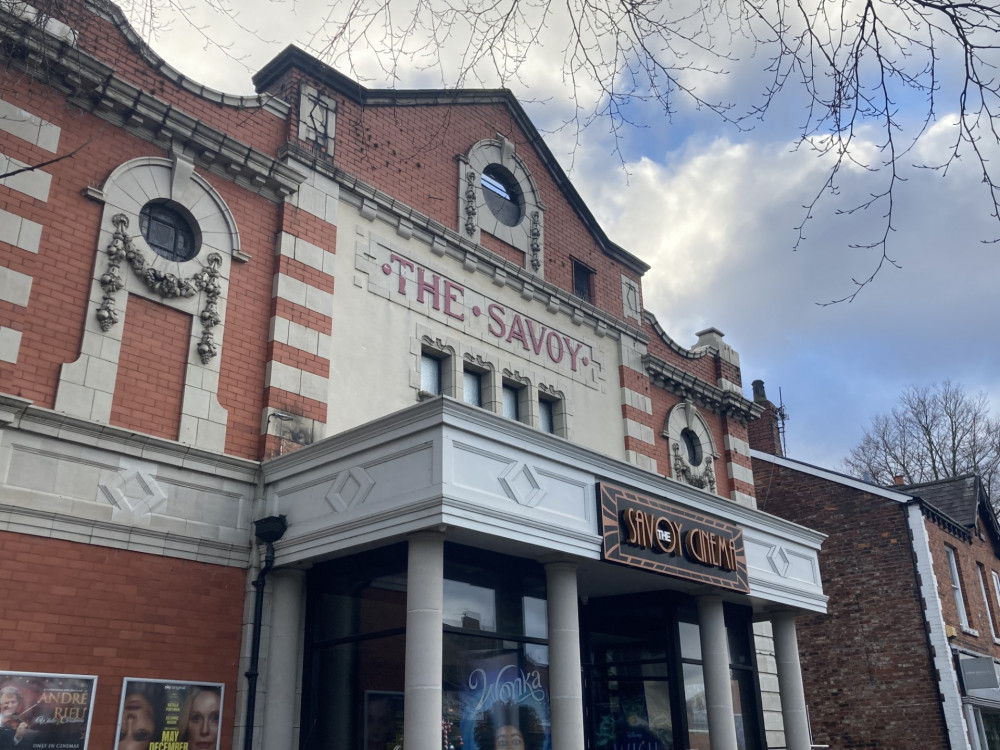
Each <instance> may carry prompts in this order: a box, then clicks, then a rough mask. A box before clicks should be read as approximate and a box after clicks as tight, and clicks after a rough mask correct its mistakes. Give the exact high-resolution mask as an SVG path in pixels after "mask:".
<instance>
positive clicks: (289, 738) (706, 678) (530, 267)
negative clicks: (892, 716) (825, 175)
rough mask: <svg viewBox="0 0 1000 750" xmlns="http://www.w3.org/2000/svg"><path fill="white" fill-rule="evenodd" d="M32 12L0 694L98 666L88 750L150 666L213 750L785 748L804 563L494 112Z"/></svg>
mask: <svg viewBox="0 0 1000 750" xmlns="http://www.w3.org/2000/svg"><path fill="white" fill-rule="evenodd" d="M65 5H66V6H67V7H65V8H61V9H60V14H61V15H59V16H57V17H52V18H50V17H46V16H45V15H44V14H36V13H33V12H32V11H31V9H30V8H29V7H27V6H16V7H15V8H14V11H15V12H14V13H12V12H10V8H9V7H8V6H0V7H2V8H3V9H0V35H2V40H3V41H2V45H0V50H2V53H3V55H4V56H5V59H4V67H3V71H2V75H3V76H4V83H3V87H2V89H0V157H2V161H0V167H3V168H0V174H5V175H6V176H5V177H4V178H3V179H2V180H0V257H2V258H3V263H0V390H2V391H3V395H2V396H0V428H2V431H0V549H2V550H4V555H5V561H4V566H5V570H6V569H7V567H6V566H7V565H8V564H9V563H12V564H13V567H12V568H10V570H11V571H12V575H10V576H7V575H5V576H3V577H2V579H0V592H2V593H4V594H5V595H6V601H19V602H22V605H21V607H20V608H19V609H17V610H14V611H10V610H6V611H5V612H4V614H3V615H0V636H2V637H3V639H4V641H5V642H8V643H16V644H17V645H18V648H16V649H4V651H3V653H0V678H2V677H3V675H5V674H14V673H59V674H83V675H93V676H96V677H97V683H96V684H97V687H96V691H95V692H94V696H93V701H92V703H91V705H90V710H91V715H90V725H89V733H88V736H87V739H86V740H85V742H86V743H89V746H90V747H93V748H105V747H111V746H112V745H113V744H114V741H115V740H114V737H115V733H116V731H118V726H117V723H116V722H117V717H118V716H119V705H120V702H121V698H122V695H121V693H122V692H123V688H122V681H123V679H126V678H144V679H147V678H148V679H150V680H154V679H155V680H163V681H180V682H183V681H193V682H208V683H213V684H216V683H217V684H221V685H224V688H225V689H224V691H223V692H222V696H223V697H222V706H221V718H220V728H219V730H220V740H219V746H220V747H254V748H266V749H267V750H292V749H293V748H294V749H300V748H301V749H302V750H306V749H313V748H315V749H317V750H319V749H320V748H322V749H324V750H325V749H331V750H375V749H376V748H377V750H393V748H396V747H405V748H406V750H432V748H434V749H438V748H442V747H445V748H449V749H451V748H455V749H456V750H457V748H466V750H470V749H471V750H487V748H490V749H492V748H493V747H494V744H496V743H497V742H498V741H499V739H500V737H501V736H502V735H504V733H506V734H507V736H508V739H509V738H510V737H511V736H513V734H514V733H515V732H516V733H519V734H520V735H521V737H522V740H523V742H524V743H525V745H526V746H529V747H536V748H538V749H539V750H543V748H552V749H553V750H580V749H581V748H591V749H593V750H626V749H629V748H634V749H635V750H639V748H642V749H643V750H654V749H656V748H696V749H698V750H709V748H711V750H735V749H736V748H740V749H741V750H743V749H744V748H746V749H747V750H750V749H753V748H760V749H763V748H765V747H788V748H793V749H794V750H806V749H807V748H808V747H809V744H810V738H809V727H808V723H807V720H806V711H805V700H804V697H803V692H802V680H801V673H800V668H799V661H798V647H797V643H796V631H795V618H796V617H797V616H800V615H802V614H806V613H821V612H824V611H825V608H826V599H825V596H824V594H823V589H822V584H821V581H820V574H819V568H818V563H817V556H818V550H819V548H820V545H821V542H822V539H823V537H822V535H820V534H817V533H815V532H813V531H810V530H808V529H805V528H803V527H801V526H798V525H796V524H793V523H790V522H788V521H785V520H781V519H779V518H776V517H774V516H771V515H768V514H766V513H763V512H760V511H758V510H757V509H756V503H755V499H754V477H753V473H752V471H751V461H750V451H749V446H748V442H747V441H748V432H747V430H748V424H749V423H751V422H752V421H753V420H754V419H756V418H757V417H758V416H759V415H760V411H761V408H760V407H759V406H757V405H755V404H754V403H753V402H752V401H750V400H748V399H746V398H745V397H744V395H743V389H742V382H741V375H740V368H739V357H738V355H737V353H736V352H735V351H734V350H733V349H732V348H731V347H730V346H729V345H728V344H727V343H726V342H725V341H724V339H723V335H722V333H721V332H720V331H718V330H716V329H714V328H709V329H707V330H704V331H701V332H699V333H697V334H694V335H690V339H689V340H690V341H691V342H692V343H691V345H690V346H689V347H686V346H683V345H681V344H679V343H677V342H676V341H675V340H674V339H673V338H671V336H670V335H669V334H668V333H667V332H666V331H665V330H664V328H663V327H662V325H661V324H660V323H659V322H658V321H657V319H656V318H655V317H654V316H653V315H652V313H650V312H649V311H647V310H646V309H645V308H644V306H643V299H642V276H643V274H644V273H645V272H646V271H647V270H648V266H647V265H646V264H645V263H644V262H643V261H641V260H640V259H639V258H638V257H636V256H635V255H633V254H631V253H629V252H628V251H626V250H625V249H623V248H621V247H619V246H617V245H616V244H614V243H613V242H612V241H611V240H610V239H609V238H608V237H607V236H606V235H605V233H604V232H603V230H602V229H601V228H600V226H599V225H598V223H597V222H596V220H595V218H594V216H593V214H592V213H591V211H590V209H588V207H587V206H586V205H585V204H584V203H583V201H582V200H581V198H580V196H579V194H578V193H577V191H576V190H575V189H574V187H573V185H572V184H571V183H570V182H569V180H568V179H567V177H566V175H565V173H564V172H563V170H562V169H561V168H560V166H559V165H558V164H557V162H556V161H555V159H554V157H553V155H552V153H551V152H550V151H549V149H548V148H547V146H546V145H545V143H544V141H543V140H542V138H541V137H540V135H539V133H538V131H537V130H536V129H535V127H534V126H533V125H532V123H531V122H530V121H529V120H528V118H527V116H526V114H525V112H524V110H523V109H522V107H521V106H520V105H519V104H518V102H517V101H516V100H515V99H514V98H513V97H512V95H511V94H510V93H509V92H508V91H506V90H475V91H436V90H435V91H430V90H417V91H402V90H373V89H366V88H364V87H362V86H360V85H359V84H358V83H357V82H355V81H352V80H350V79H348V78H346V77H344V76H343V75H341V74H339V73H337V72H336V71H334V70H332V69H331V68H329V67H327V66H326V65H324V64H322V63H320V62H318V61H317V60H315V59H313V58H311V57H309V56H307V55H306V54H304V53H302V52H300V51H298V50H296V49H294V48H289V49H287V50H285V51H284V52H283V53H281V54H280V55H278V57H276V58H275V59H274V60H273V61H272V62H271V63H269V64H268V65H267V66H266V67H265V68H264V69H263V70H261V71H260V72H259V73H258V74H257V75H256V76H255V77H254V83H255V86H256V88H257V90H258V92H259V94H258V95H257V96H253V97H234V96H229V95H225V94H221V93H219V92H215V91H213V90H211V89H208V88H205V87H204V86H201V85H199V84H198V83H196V82H194V81H192V80H190V79H188V78H185V77H184V76H183V75H181V74H180V73H178V72H177V71H175V70H174V69H173V68H172V67H171V66H170V65H169V64H168V63H166V62H165V61H163V60H162V59H160V58H159V57H157V56H156V54H155V53H154V52H152V51H151V50H150V49H149V48H148V47H146V46H145V45H144V44H143V43H142V42H141V41H140V39H139V38H138V36H137V35H136V33H135V32H134V30H132V29H131V28H130V27H129V26H128V24H127V23H126V22H125V20H124V18H123V16H122V14H121V13H120V11H119V10H118V9H117V8H116V7H114V6H113V5H111V4H109V3H107V2H106V1H105V0H90V1H89V2H83V1H82V0H81V2H72V3H67V4H65ZM4 165H5V166H4ZM718 293H719V294H723V293H725V292H724V290H719V291H718ZM682 334H683V335H684V336H688V335H689V334H688V333H687V332H682ZM28 590H30V591H31V592H33V593H32V596H30V597H24V596H23V595H22V592H24V591H28ZM247 675H249V678H248V676H247ZM248 727H249V728H251V729H252V732H251V735H250V736H249V737H248V736H247V734H248ZM119 734H120V732H119ZM497 746H500V745H499V744H498V745H497Z"/></svg>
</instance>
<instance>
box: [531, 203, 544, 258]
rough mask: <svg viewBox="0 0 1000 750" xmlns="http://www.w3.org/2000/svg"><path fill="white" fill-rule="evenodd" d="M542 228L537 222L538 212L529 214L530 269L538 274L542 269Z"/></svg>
mask: <svg viewBox="0 0 1000 750" xmlns="http://www.w3.org/2000/svg"><path fill="white" fill-rule="evenodd" d="M541 236H542V227H541V222H539V220H538V211H532V212H531V267H532V268H533V269H534V270H535V272H536V273H537V272H538V269H539V268H541V267H542V259H541V257H540V256H541V254H542V243H541V239H540V238H541Z"/></svg>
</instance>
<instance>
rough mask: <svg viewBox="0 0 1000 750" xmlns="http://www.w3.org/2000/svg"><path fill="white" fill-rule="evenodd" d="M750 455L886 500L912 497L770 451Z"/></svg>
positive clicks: (901, 501)
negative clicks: (776, 454)
mask: <svg viewBox="0 0 1000 750" xmlns="http://www.w3.org/2000/svg"><path fill="white" fill-rule="evenodd" d="M750 457H751V458H753V459H756V460H758V461H767V462H768V463H772V464H776V465H777V466H784V467H785V468H787V469H794V470H795V471H801V472H802V473H804V474H808V475H809V476H813V477H818V478H819V479H825V480H827V481H828V482H833V483H835V484H840V485H843V486H844V487H851V488H853V489H855V490H861V491H862V492H867V493H869V494H872V495H876V496H878V497H884V498H886V499H887V500H894V501H895V502H897V503H908V502H910V501H911V500H912V499H913V498H912V497H911V496H910V495H904V494H903V493H902V492H896V491H895V490H890V489H886V488H885V487H879V486H878V485H874V484H868V483H867V482H862V481H861V480H860V479H855V478H854V477H849V476H847V475H845V474H838V473H836V472H834V471H830V470H829V469H821V468H820V467H818V466H813V465H812V464H807V463H803V462H801V461H796V460H794V459H791V458H786V457H785V456H775V455H774V454H772V453H764V452H763V451H758V450H753V449H751V451H750Z"/></svg>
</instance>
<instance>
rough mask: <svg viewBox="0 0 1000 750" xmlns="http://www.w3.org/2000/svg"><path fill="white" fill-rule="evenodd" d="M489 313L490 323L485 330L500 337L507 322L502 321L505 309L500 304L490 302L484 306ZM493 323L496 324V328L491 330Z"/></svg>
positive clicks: (504, 331) (505, 312) (505, 329)
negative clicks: (490, 303)
mask: <svg viewBox="0 0 1000 750" xmlns="http://www.w3.org/2000/svg"><path fill="white" fill-rule="evenodd" d="M486 309H487V311H488V312H489V314H490V321H491V322H490V325H489V327H488V328H487V330H488V331H489V332H490V333H491V334H492V335H494V336H496V337H497V338H498V339H502V338H503V336H504V334H505V333H506V332H507V324H506V323H504V322H503V316H504V315H506V314H507V311H506V310H505V309H504V308H503V306H502V305H497V304H492V305H490V306H489V307H488V308H486ZM493 323H496V324H497V326H498V329H497V330H495V331H494V330H493Z"/></svg>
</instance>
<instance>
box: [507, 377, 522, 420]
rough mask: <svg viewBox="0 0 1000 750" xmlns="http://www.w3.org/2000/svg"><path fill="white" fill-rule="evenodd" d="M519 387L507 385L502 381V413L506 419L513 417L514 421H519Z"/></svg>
mask: <svg viewBox="0 0 1000 750" xmlns="http://www.w3.org/2000/svg"><path fill="white" fill-rule="evenodd" d="M520 395H521V389H520V388H517V387H516V386H513V385H507V384H506V383H504V386H503V415H504V416H505V417H507V419H513V420H515V421H520V419H521V408H520V404H519V403H518V402H519V401H520Z"/></svg>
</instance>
